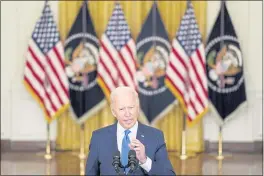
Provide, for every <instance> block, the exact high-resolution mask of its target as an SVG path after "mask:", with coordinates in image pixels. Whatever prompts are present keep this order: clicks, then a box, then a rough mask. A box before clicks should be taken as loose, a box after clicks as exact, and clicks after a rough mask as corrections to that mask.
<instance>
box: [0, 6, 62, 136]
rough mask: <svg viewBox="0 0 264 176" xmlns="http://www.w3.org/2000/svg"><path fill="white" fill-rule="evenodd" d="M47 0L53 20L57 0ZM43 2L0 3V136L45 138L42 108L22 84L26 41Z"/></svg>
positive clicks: (52, 134) (54, 126)
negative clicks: (48, 0)
mask: <svg viewBox="0 0 264 176" xmlns="http://www.w3.org/2000/svg"><path fill="white" fill-rule="evenodd" d="M49 3H50V5H51V8H52V10H53V13H54V16H55V18H56V20H57V16H58V14H57V13H58V10H57V9H58V3H57V2H56V1H51V2H49ZM43 4H44V1H22V2H19V1H4V2H3V3H2V5H1V26H2V30H1V36H2V38H1V47H2V48H1V51H2V52H1V63H2V64H1V86H2V89H1V138H2V139H11V140H45V139H46V121H45V120H44V116H43V112H42V110H41V109H40V107H39V106H38V104H37V103H36V101H35V100H33V98H32V96H31V95H30V94H29V93H28V92H27V91H26V89H25V87H24V85H23V84H22V83H23V82H22V80H23V72H24V66H25V53H26V51H27V44H28V41H29V38H30V36H31V34H32V31H33V29H34V25H35V23H36V21H37V19H38V18H39V16H40V14H41V11H42V8H43ZM57 21H58V20H57ZM55 137H56V121H54V122H53V123H52V124H51V139H55Z"/></svg>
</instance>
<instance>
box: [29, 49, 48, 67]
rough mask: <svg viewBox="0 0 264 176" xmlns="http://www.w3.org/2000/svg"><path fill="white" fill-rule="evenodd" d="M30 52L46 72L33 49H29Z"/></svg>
mask: <svg viewBox="0 0 264 176" xmlns="http://www.w3.org/2000/svg"><path fill="white" fill-rule="evenodd" d="M28 51H29V53H30V54H31V56H32V57H33V58H34V59H35V61H36V62H37V64H38V65H39V66H40V68H41V69H42V70H43V72H45V68H44V66H43V65H42V63H41V62H40V61H39V58H38V57H37V56H36V55H35V53H34V51H33V50H32V49H31V47H28Z"/></svg>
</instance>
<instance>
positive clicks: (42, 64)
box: [24, 2, 69, 122]
mask: <svg viewBox="0 0 264 176" xmlns="http://www.w3.org/2000/svg"><path fill="white" fill-rule="evenodd" d="M24 83H25V85H26V87H27V88H28V90H29V91H30V93H31V94H32V96H33V97H35V98H36V99H37V101H38V102H39V103H40V105H41V107H42V109H43V110H44V113H45V117H46V120H47V121H48V122H51V121H52V120H53V119H54V118H55V117H57V116H58V115H59V113H60V112H62V111H63V110H64V109H66V108H67V107H68V105H69V93H68V80H67V76H66V74H65V69H64V49H63V45H62V42H61V41H60V36H59V32H58V29H57V26H56V23H55V21H54V19H53V16H52V12H51V9H50V6H49V4H48V3H47V2H46V3H45V6H44V9H43V11H42V15H41V17H40V18H39V20H38V21H37V23H36V25H35V28H34V31H33V33H32V36H31V38H30V41H29V45H28V49H27V53H26V65H25V72H24Z"/></svg>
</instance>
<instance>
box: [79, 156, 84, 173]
mask: <svg viewBox="0 0 264 176" xmlns="http://www.w3.org/2000/svg"><path fill="white" fill-rule="evenodd" d="M84 174H85V162H84V159H80V175H84Z"/></svg>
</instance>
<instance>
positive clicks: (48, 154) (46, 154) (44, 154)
mask: <svg viewBox="0 0 264 176" xmlns="http://www.w3.org/2000/svg"><path fill="white" fill-rule="evenodd" d="M36 155H37V156H41V157H43V158H45V159H46V160H51V159H52V158H53V156H55V152H52V153H44V152H38V153H36Z"/></svg>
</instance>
